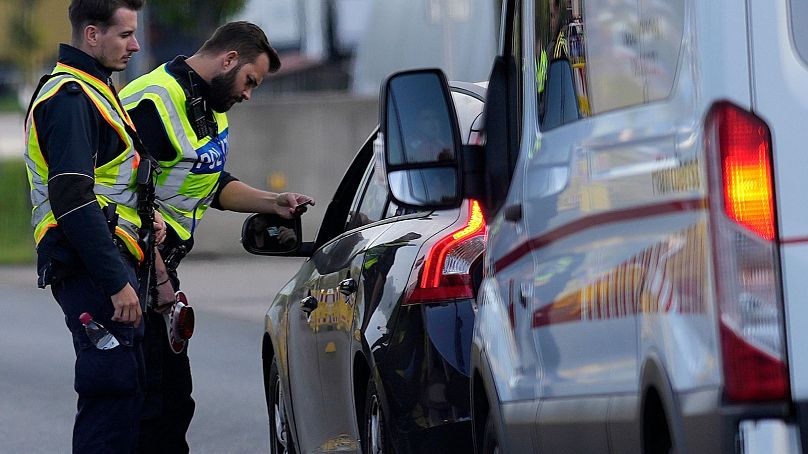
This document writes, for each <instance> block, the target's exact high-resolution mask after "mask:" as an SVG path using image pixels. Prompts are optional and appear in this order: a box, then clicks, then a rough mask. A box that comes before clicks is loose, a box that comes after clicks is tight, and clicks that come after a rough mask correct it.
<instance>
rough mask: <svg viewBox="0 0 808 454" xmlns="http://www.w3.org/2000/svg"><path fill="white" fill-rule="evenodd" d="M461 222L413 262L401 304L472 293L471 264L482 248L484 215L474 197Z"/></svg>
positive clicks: (433, 300)
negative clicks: (462, 222) (424, 254)
mask: <svg viewBox="0 0 808 454" xmlns="http://www.w3.org/2000/svg"><path fill="white" fill-rule="evenodd" d="M467 210H468V216H467V217H466V218H465V219H464V221H465V222H464V224H463V225H462V226H461V227H460V228H459V229H457V230H455V231H453V232H452V233H450V234H449V235H446V236H444V237H441V238H440V239H438V240H437V241H436V242H435V243H434V244H433V245H432V246H431V248H430V249H429V252H428V253H427V254H426V256H425V257H424V258H423V260H420V261H418V262H417V263H416V265H415V267H414V268H413V271H412V273H411V275H410V282H409V284H408V285H407V288H408V290H407V293H406V295H405V297H404V300H403V302H402V304H423V303H432V302H441V301H450V300H457V299H467V298H472V297H473V296H474V290H473V289H472V280H471V266H472V264H473V263H474V261H475V260H476V259H477V258H478V257H479V256H480V255H481V254H482V253H483V250H484V249H485V219H484V218H483V212H482V209H481V208H480V204H479V203H478V202H477V201H476V200H470V201H469V202H468V208H467Z"/></svg>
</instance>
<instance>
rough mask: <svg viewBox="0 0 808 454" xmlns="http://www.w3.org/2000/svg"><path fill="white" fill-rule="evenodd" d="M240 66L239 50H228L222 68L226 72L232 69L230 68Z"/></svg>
mask: <svg viewBox="0 0 808 454" xmlns="http://www.w3.org/2000/svg"><path fill="white" fill-rule="evenodd" d="M236 66H238V52H237V51H235V50H231V51H228V52H227V53H225V54H224V59H223V60H222V70H224V71H225V72H227V71H230V69H232V68H235V67H236Z"/></svg>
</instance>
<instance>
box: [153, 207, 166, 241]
mask: <svg viewBox="0 0 808 454" xmlns="http://www.w3.org/2000/svg"><path fill="white" fill-rule="evenodd" d="M153 227H154V241H155V243H154V244H163V241H164V240H165V239H166V221H165V219H163V215H162V214H160V212H159V211H157V210H155V211H154V226H153Z"/></svg>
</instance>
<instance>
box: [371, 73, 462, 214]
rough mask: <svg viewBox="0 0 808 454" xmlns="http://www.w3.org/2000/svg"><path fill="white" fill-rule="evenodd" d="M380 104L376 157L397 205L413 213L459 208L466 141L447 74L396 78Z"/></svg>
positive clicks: (389, 82)
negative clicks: (463, 140) (424, 210)
mask: <svg viewBox="0 0 808 454" xmlns="http://www.w3.org/2000/svg"><path fill="white" fill-rule="evenodd" d="M380 101H381V102H380V105H381V108H380V117H381V118H380V122H379V126H380V130H381V132H380V134H379V137H380V139H379V140H378V142H377V143H376V144H375V152H376V157H375V158H376V159H377V165H378V164H382V165H383V166H384V172H385V174H386V175H387V183H388V187H389V190H390V194H391V195H392V196H393V199H394V201H395V202H396V203H397V204H399V205H401V206H404V207H408V208H415V209H445V208H455V207H458V206H460V202H461V201H462V187H463V181H462V172H461V169H462V166H461V159H462V158H461V151H462V141H461V139H460V128H459V126H458V124H457V115H456V114H455V110H454V104H453V102H452V96H451V92H450V91H449V84H448V83H447V81H446V76H444V74H443V72H442V71H441V70H439V69H422V70H415V71H403V72H399V73H395V74H393V75H391V76H390V77H388V78H387V80H385V82H384V83H383V84H382V88H381V100H380Z"/></svg>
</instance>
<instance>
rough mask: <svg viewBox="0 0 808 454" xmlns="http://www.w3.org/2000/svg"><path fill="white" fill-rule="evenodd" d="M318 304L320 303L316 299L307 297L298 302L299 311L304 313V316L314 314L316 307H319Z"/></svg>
mask: <svg viewBox="0 0 808 454" xmlns="http://www.w3.org/2000/svg"><path fill="white" fill-rule="evenodd" d="M319 304H320V302H319V301H317V298H315V297H313V296H311V295H309V296H307V297H305V298H303V299H302V300H300V310H301V311H303V312H305V313H306V315H311V313H312V312H314V310H315V309H317V306H319Z"/></svg>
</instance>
